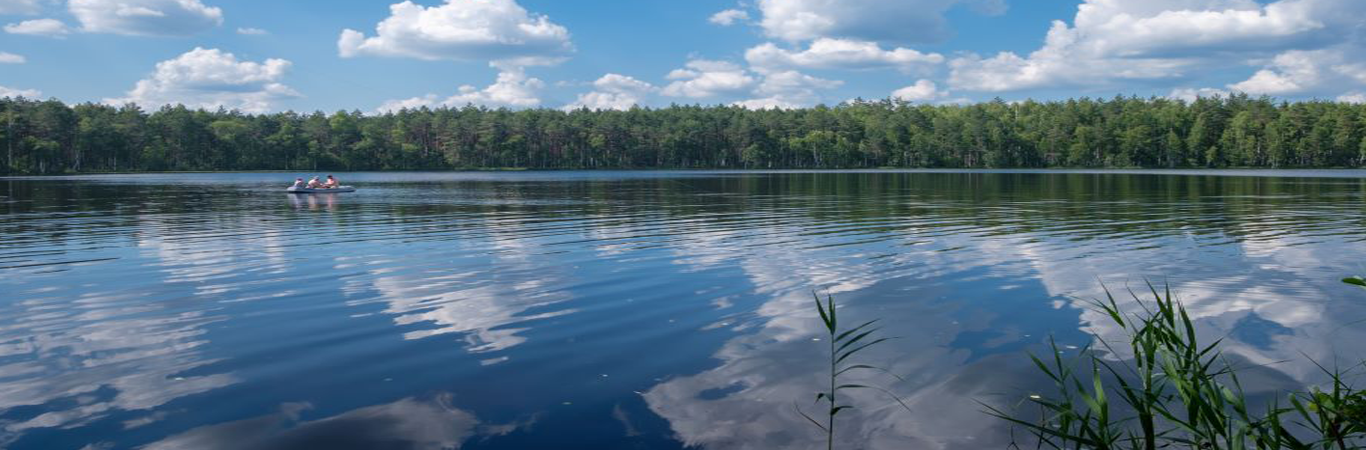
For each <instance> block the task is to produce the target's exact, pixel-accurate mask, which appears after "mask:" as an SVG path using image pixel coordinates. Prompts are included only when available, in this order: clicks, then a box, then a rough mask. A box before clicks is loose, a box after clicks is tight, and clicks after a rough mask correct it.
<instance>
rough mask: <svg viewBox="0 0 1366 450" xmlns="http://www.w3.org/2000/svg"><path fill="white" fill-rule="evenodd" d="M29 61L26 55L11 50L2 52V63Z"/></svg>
mask: <svg viewBox="0 0 1366 450" xmlns="http://www.w3.org/2000/svg"><path fill="white" fill-rule="evenodd" d="M26 62H28V58H25V57H24V55H16V54H13V53H10V52H0V64H23V63H26Z"/></svg>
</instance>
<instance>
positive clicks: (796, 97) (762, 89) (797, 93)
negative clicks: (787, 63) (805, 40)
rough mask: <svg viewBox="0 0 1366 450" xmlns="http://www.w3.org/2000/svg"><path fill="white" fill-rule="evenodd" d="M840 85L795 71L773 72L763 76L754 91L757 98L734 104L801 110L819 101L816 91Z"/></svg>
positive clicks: (841, 82)
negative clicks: (762, 79)
mask: <svg viewBox="0 0 1366 450" xmlns="http://www.w3.org/2000/svg"><path fill="white" fill-rule="evenodd" d="M842 84H844V82H843V81H838V80H827V79H824V78H816V77H813V76H810V75H807V74H804V73H801V72H797V71H795V70H788V71H784V72H773V73H768V74H765V75H764V81H763V82H762V83H759V87H758V89H755V90H754V95H757V96H758V98H753V99H749V100H742V101H738V102H735V104H736V105H738V106H743V107H745V108H751V109H767V108H783V109H790V108H801V107H805V106H811V105H813V104H815V103H818V102H819V101H820V99H821V96H820V94H819V93H818V92H817V91H818V90H821V89H834V88H836V87H839V86H840V85H842Z"/></svg>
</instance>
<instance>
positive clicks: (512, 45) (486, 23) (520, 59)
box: [337, 0, 574, 66]
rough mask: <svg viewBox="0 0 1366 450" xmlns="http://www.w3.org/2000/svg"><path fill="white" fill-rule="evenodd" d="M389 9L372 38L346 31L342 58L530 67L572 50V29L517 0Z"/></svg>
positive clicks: (406, 5) (452, 0)
mask: <svg viewBox="0 0 1366 450" xmlns="http://www.w3.org/2000/svg"><path fill="white" fill-rule="evenodd" d="M389 11H390V15H389V17H388V18H385V19H384V20H383V21H381V22H380V23H379V25H378V26H377V27H376V34H375V36H374V37H367V36H366V35H365V34H364V33H361V32H359V31H356V30H351V29H346V30H343V31H342V34H341V38H340V39H339V40H338V41H337V48H338V51H339V52H340V54H341V56H342V57H343V58H351V57H356V56H388V57H404V58H417V59H422V60H429V61H436V60H454V61H496V62H501V64H503V65H508V66H526V65H545V64H554V63H557V62H559V61H562V60H563V59H564V58H565V57H566V56H567V55H568V54H570V53H572V52H573V51H574V46H573V44H572V43H571V42H570V40H569V30H568V29H566V28H565V27H562V26H560V25H557V24H555V23H552V22H551V21H550V19H549V18H548V17H546V16H543V15H536V14H530V13H528V12H527V10H526V9H524V8H522V7H521V6H520V5H518V4H517V2H516V1H514V0H447V1H446V3H445V4H443V5H440V6H432V7H425V6H422V5H418V4H416V3H413V2H411V1H405V2H403V3H398V4H394V5H390V6H389Z"/></svg>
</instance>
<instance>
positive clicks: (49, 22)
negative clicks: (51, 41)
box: [5, 19, 71, 37]
mask: <svg viewBox="0 0 1366 450" xmlns="http://www.w3.org/2000/svg"><path fill="white" fill-rule="evenodd" d="M5 32H6V33H10V34H27V35H31V36H51V37H61V36H66V35H67V34H70V33H71V30H70V29H69V28H67V26H66V24H65V23H62V21H60V20H57V19H35V20H25V21H23V22H19V23H11V24H8V25H5Z"/></svg>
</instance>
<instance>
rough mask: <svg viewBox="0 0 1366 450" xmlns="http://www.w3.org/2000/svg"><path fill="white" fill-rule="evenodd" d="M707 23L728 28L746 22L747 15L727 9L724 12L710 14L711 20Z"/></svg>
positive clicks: (736, 10)
mask: <svg viewBox="0 0 1366 450" xmlns="http://www.w3.org/2000/svg"><path fill="white" fill-rule="evenodd" d="M707 21H708V22H711V23H714V24H717V25H720V26H723V27H728V26H731V25H735V24H736V23H738V22H748V21H749V13H747V12H745V11H743V10H739V9H727V10H725V11H721V12H718V13H716V14H712V15H711V18H710V19H707Z"/></svg>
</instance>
